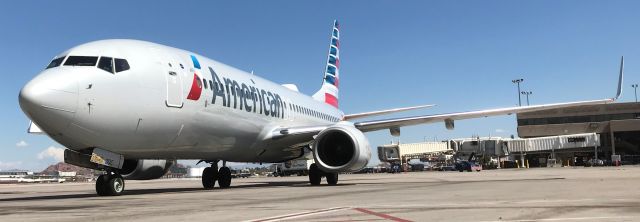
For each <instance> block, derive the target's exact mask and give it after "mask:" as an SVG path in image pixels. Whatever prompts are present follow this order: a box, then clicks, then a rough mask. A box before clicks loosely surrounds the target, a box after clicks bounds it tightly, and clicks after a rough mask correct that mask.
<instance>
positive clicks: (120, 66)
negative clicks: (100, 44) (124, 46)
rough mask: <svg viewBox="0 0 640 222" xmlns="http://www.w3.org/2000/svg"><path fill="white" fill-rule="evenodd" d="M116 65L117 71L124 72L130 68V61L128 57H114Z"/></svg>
mask: <svg viewBox="0 0 640 222" xmlns="http://www.w3.org/2000/svg"><path fill="white" fill-rule="evenodd" d="M114 62H115V65H116V72H122V71H127V70H129V68H130V67H129V63H128V62H127V60H126V59H114Z"/></svg>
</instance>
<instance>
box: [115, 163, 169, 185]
mask: <svg viewBox="0 0 640 222" xmlns="http://www.w3.org/2000/svg"><path fill="white" fill-rule="evenodd" d="M174 163H175V160H137V159H125V160H124V164H122V171H120V173H121V174H122V177H123V178H124V179H129V180H153V179H158V178H160V177H162V176H164V174H166V173H167V171H169V168H171V166H173V164H174Z"/></svg>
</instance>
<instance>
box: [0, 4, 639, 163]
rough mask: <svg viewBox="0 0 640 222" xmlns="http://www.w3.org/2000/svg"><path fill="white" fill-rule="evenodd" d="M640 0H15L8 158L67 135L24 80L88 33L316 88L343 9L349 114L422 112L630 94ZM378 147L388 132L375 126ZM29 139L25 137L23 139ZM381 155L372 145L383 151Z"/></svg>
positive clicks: (484, 125) (485, 123)
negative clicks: (34, 115)
mask: <svg viewBox="0 0 640 222" xmlns="http://www.w3.org/2000/svg"><path fill="white" fill-rule="evenodd" d="M639 4H640V3H639V2H637V1H316V2H311V1H224V2H220V1H181V2H178V1H107V2H100V3H98V2H93V3H91V2H88V1H8V2H4V3H3V6H2V7H1V8H0V28H2V29H3V30H2V32H1V34H0V50H1V52H2V53H0V67H2V72H3V74H2V77H3V78H4V80H3V81H2V87H0V90H1V93H0V104H2V106H3V109H2V110H3V111H2V112H3V113H2V114H3V115H1V117H0V118H1V119H0V120H1V122H2V123H3V124H2V126H0V127H1V128H0V129H2V134H0V169H10V168H22V169H33V170H41V169H42V168H44V167H46V166H47V165H48V164H50V163H54V162H56V158H60V156H59V154H58V152H57V151H58V150H59V148H61V147H62V146H61V145H59V144H57V143H56V142H54V141H52V140H51V139H49V138H47V137H46V136H35V135H28V134H27V133H26V128H27V125H28V123H29V120H28V119H27V118H26V117H25V115H24V114H23V113H22V111H21V110H20V108H19V106H18V99H17V98H18V92H19V90H20V89H21V87H22V86H23V85H24V84H25V83H26V82H28V81H29V80H30V79H31V78H33V77H34V76H35V75H36V74H37V73H38V72H40V71H41V70H42V69H43V67H45V66H46V65H47V64H48V62H49V61H50V60H51V58H52V57H53V56H54V55H56V54H58V53H60V52H62V51H64V50H66V49H68V48H70V47H73V46H75V45H78V44H82V43H85V42H88V41H93V40H99V39H109V38H132V39H141V40H147V41H152V42H157V43H161V44H165V45H170V46H174V47H177V48H183V49H186V50H191V51H194V52H197V53H199V54H202V55H205V56H208V57H210V58H212V59H215V60H218V61H221V62H224V63H226V64H229V65H232V66H235V67H237V68H240V69H243V70H247V71H251V70H254V71H255V73H256V74H257V75H260V76H263V77H265V78H267V79H270V80H273V81H274V82H277V83H295V84H297V85H298V87H299V88H300V89H301V91H302V92H304V93H306V94H312V93H313V92H315V91H316V90H317V88H318V87H319V84H320V83H321V78H322V70H323V68H324V65H325V64H324V63H325V59H326V53H327V49H328V44H329V31H330V29H331V22H332V21H333V19H338V20H339V21H340V23H341V55H340V56H341V72H340V73H341V79H340V83H341V84H340V87H341V94H340V97H341V98H340V106H341V108H342V109H343V110H344V111H345V112H346V113H354V112H363V111H370V110H378V109H387V108H393V107H402V106H413V105H419V104H437V105H438V106H437V107H435V108H431V109H428V110H421V111H413V112H409V113H403V114H402V115H393V116H403V115H418V114H429V113H446V112H457V111H469V110H477V109H484V108H497V107H507V106H513V105H517V94H516V88H515V85H514V84H513V83H511V80H512V79H515V78H524V79H525V81H524V83H523V84H522V88H523V89H525V90H531V91H533V94H532V95H531V102H532V104H541V103H550V102H565V101H574V100H586V99H600V98H605V97H611V96H613V94H614V88H615V84H616V74H617V70H618V64H619V59H620V56H621V55H624V56H625V58H626V67H625V71H626V72H625V73H626V76H625V77H626V80H625V85H624V90H625V93H624V94H623V98H622V101H632V100H633V99H634V98H633V90H632V88H631V87H630V85H631V83H638V82H640V78H638V75H637V68H636V67H637V64H639V60H640V56H639V55H638V54H639V53H640V44H639V41H638V39H640V31H639V30H640V29H638V24H639V23H640V13H637V9H638V8H640V7H639V6H640V5H639ZM511 134H516V130H515V119H514V117H513V116H507V117H492V118H484V119H475V120H466V121H458V122H456V129H455V130H453V131H448V130H446V129H445V128H444V124H434V125H424V126H416V127H405V128H403V129H402V136H401V137H400V140H401V141H402V142H418V141H423V140H425V139H426V140H431V141H432V140H434V139H437V140H442V139H447V138H457V137H469V136H472V135H480V136H488V135H494V136H496V135H497V136H505V137H506V136H510V135H511ZM367 136H368V137H369V139H370V142H371V144H372V146H373V148H374V150H375V147H376V146H378V145H381V144H384V143H388V142H389V141H390V140H391V139H392V137H391V136H390V135H389V134H388V132H386V131H381V132H374V133H368V134H367ZM22 141H23V142H24V143H23V142H22ZM375 158H376V156H374V159H375Z"/></svg>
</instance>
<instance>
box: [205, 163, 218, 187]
mask: <svg viewBox="0 0 640 222" xmlns="http://www.w3.org/2000/svg"><path fill="white" fill-rule="evenodd" d="M216 180H218V171H216V169H214V168H213V167H206V168H204V171H202V186H203V187H204V189H207V190H210V189H213V187H214V186H215V185H216Z"/></svg>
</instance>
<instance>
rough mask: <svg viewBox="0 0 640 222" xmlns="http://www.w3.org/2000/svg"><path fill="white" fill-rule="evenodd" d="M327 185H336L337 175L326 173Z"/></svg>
mask: <svg viewBox="0 0 640 222" xmlns="http://www.w3.org/2000/svg"><path fill="white" fill-rule="evenodd" d="M326 176H327V184H329V185H336V184H338V173H327V175H326Z"/></svg>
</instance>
